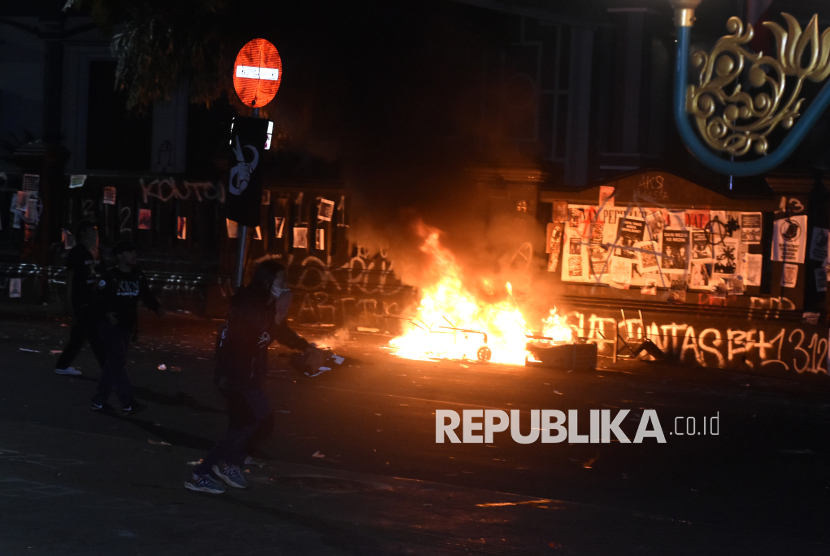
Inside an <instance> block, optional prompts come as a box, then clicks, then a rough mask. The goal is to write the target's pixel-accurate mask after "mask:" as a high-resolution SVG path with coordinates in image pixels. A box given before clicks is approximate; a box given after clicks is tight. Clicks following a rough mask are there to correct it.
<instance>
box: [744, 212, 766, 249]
mask: <svg viewBox="0 0 830 556" xmlns="http://www.w3.org/2000/svg"><path fill="white" fill-rule="evenodd" d="M761 218H762V217H761V213H760V212H742V213H741V243H744V244H747V245H759V244H760V243H761V223H762V220H761Z"/></svg>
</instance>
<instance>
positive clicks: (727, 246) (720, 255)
mask: <svg viewBox="0 0 830 556" xmlns="http://www.w3.org/2000/svg"><path fill="white" fill-rule="evenodd" d="M714 248H715V265H714V267H713V272H714V273H715V274H719V275H728V276H731V275H733V274H735V273H736V272H737V271H738V242H737V241H736V240H734V239H724V240H723V241H722V242H721V243H719V244H717V245H715V246H714Z"/></svg>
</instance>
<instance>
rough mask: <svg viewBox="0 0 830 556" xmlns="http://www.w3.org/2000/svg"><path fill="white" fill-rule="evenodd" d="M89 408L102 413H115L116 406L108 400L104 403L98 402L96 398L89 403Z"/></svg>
mask: <svg viewBox="0 0 830 556" xmlns="http://www.w3.org/2000/svg"><path fill="white" fill-rule="evenodd" d="M89 409H91V410H92V411H100V412H101V413H115V408H114V407H112V406H111V405H110V404H108V403H107V402H104V403H96V402H95V400H93V401H92V403H90V404H89Z"/></svg>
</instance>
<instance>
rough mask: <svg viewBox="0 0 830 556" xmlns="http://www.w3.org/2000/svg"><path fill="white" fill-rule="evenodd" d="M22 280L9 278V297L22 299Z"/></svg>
mask: <svg viewBox="0 0 830 556" xmlns="http://www.w3.org/2000/svg"><path fill="white" fill-rule="evenodd" d="M20 295H21V288H20V278H9V297H20Z"/></svg>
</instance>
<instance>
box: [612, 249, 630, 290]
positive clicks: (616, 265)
mask: <svg viewBox="0 0 830 556" xmlns="http://www.w3.org/2000/svg"><path fill="white" fill-rule="evenodd" d="M632 262H633V261H632V260H631V259H629V258H627V257H611V264H610V269H609V272H608V273H609V275H610V276H611V281H610V283H609V284H608V285H609V286H611V287H612V288H619V289H622V290H627V289H628V288H629V287H630V286H631V269H632Z"/></svg>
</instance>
